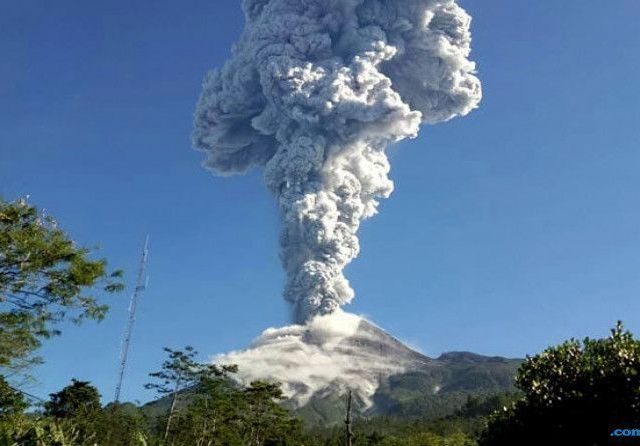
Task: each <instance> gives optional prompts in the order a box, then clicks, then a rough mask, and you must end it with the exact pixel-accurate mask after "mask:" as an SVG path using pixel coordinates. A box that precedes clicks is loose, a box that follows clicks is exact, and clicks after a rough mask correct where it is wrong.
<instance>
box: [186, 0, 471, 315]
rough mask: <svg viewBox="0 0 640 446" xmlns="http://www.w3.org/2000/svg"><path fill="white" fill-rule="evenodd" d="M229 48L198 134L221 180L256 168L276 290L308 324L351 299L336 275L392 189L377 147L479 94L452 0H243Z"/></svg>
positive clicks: (205, 98)
mask: <svg viewBox="0 0 640 446" xmlns="http://www.w3.org/2000/svg"><path fill="white" fill-rule="evenodd" d="M242 7H243V10H244V13H245V28H244V31H243V33H242V35H241V37H240V40H239V41H238V43H237V44H236V45H235V46H234V48H233V56H232V57H231V59H230V60H228V61H227V62H226V63H225V65H224V66H223V67H222V68H221V69H218V70H213V71H211V72H210V73H209V74H208V75H207V76H206V78H205V81H204V85H203V91H202V94H201V97H200V100H199V102H198V106H197V110H196V113H195V130H194V134H193V142H194V145H195V147H196V148H198V149H200V150H202V151H203V152H205V153H206V156H207V158H206V160H205V162H204V165H205V166H206V167H207V168H208V169H211V170H212V171H214V172H215V173H217V174H221V175H230V174H238V173H243V172H245V171H246V170H247V169H249V168H251V167H253V166H263V167H264V179H265V182H266V185H267V187H268V188H269V189H270V190H271V192H272V193H273V194H274V196H275V198H276V199H277V202H278V205H279V208H280V211H281V215H282V222H283V228H282V233H281V237H280V245H281V260H282V264H283V266H284V269H285V272H286V277H287V279H286V285H285V290H284V297H285V299H286V300H287V301H289V302H290V303H291V306H292V313H293V319H294V322H296V323H304V322H307V321H309V320H311V319H312V318H313V317H314V316H317V315H324V314H328V313H333V312H335V311H336V310H338V309H339V308H340V307H341V306H342V305H344V304H346V303H348V302H350V301H351V299H352V298H353V296H354V292H353V289H352V288H351V286H350V285H349V282H348V280H347V279H346V278H345V276H344V274H343V270H344V268H345V266H346V265H347V264H349V263H350V262H351V261H352V260H353V259H354V258H355V257H356V256H357V255H358V251H359V243H358V238H357V231H358V227H359V225H360V223H361V221H362V220H363V219H365V218H368V217H371V216H373V215H374V214H375V213H376V212H377V206H378V200H379V199H381V198H386V197H388V196H389V195H390V194H391V192H392V190H393V183H392V182H391V180H390V179H389V177H388V174H389V162H388V160H387V157H386V154H385V149H386V148H387V147H388V146H389V145H390V144H392V143H394V142H397V141H399V140H402V139H404V138H407V137H415V136H416V134H417V132H418V129H419V126H420V124H421V123H430V124H433V123H438V122H441V121H446V120H448V119H450V118H452V117H454V116H458V115H465V114H467V113H468V112H469V111H471V110H472V109H473V108H475V107H476V106H477V104H478V102H479V101H480V98H481V88H480V82H479V80H478V79H477V78H476V77H475V75H474V72H475V65H474V63H473V62H472V61H470V60H469V58H468V57H469V53H470V41H471V38H470V33H469V26H470V21H471V18H470V16H469V15H468V14H467V13H466V12H465V11H464V10H463V9H462V8H460V7H459V6H458V5H457V4H456V3H455V2H454V1H453V0H243V2H242Z"/></svg>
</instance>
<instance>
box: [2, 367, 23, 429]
mask: <svg viewBox="0 0 640 446" xmlns="http://www.w3.org/2000/svg"><path fill="white" fill-rule="evenodd" d="M28 406H29V405H28V404H27V402H26V401H25V399H24V396H23V395H22V393H20V392H18V391H17V390H15V389H14V388H13V387H11V386H10V385H9V383H7V381H6V379H5V378H4V376H2V375H0V419H4V418H7V417H10V416H12V415H17V414H21V413H22V412H24V410H25V409H26V408H27V407H28Z"/></svg>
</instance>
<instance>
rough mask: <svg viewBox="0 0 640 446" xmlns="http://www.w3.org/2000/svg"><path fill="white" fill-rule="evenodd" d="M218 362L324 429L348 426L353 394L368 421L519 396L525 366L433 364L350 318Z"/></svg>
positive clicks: (296, 329)
mask: <svg viewBox="0 0 640 446" xmlns="http://www.w3.org/2000/svg"><path fill="white" fill-rule="evenodd" d="M216 361H217V362H221V363H233V364H237V365H238V366H239V369H240V373H239V378H240V380H241V381H243V382H244V383H248V382H250V381H253V380H270V381H278V382H280V383H282V388H283V390H284V393H285V395H286V396H287V397H288V400H287V402H286V405H287V406H289V407H290V408H291V409H293V410H294V411H296V412H297V413H298V414H299V415H301V416H303V418H305V419H306V420H307V421H311V422H313V423H320V424H332V423H334V422H338V421H340V420H341V417H342V416H343V415H344V411H343V408H344V398H343V396H344V395H345V394H346V392H347V391H348V390H351V391H352V392H353V394H354V397H355V409H356V412H358V413H359V414H361V415H383V414H384V415H403V416H424V415H428V416H442V415H446V414H448V413H451V412H452V411H454V410H455V409H457V408H458V407H460V406H461V405H462V404H464V402H465V401H466V399H467V397H468V396H471V395H480V394H489V393H496V392H507V391H512V390H514V388H513V379H514V376H515V371H516V369H517V367H518V365H519V364H520V362H521V360H520V359H508V358H502V357H489V356H482V355H478V354H474V353H470V352H448V353H443V354H442V355H440V356H439V357H437V358H430V357H428V356H426V355H424V354H422V353H419V352H417V351H415V350H414V349H412V348H410V347H408V346H407V345H406V344H405V343H403V342H402V341H400V340H398V339H397V338H395V337H393V336H392V335H390V334H389V333H387V332H386V331H385V330H383V329H382V328H380V327H378V326H376V325H375V324H373V323H372V322H370V321H368V320H366V319H364V318H362V317H360V316H356V315H353V314H349V313H345V312H338V313H335V314H331V315H325V316H319V317H316V318H314V319H313V320H312V321H310V322H309V323H307V324H305V325H291V326H287V327H283V328H275V329H274V328H272V329H268V330H265V331H264V332H263V333H262V335H261V336H260V337H258V338H257V339H256V340H255V341H254V342H253V344H252V345H251V346H250V347H249V348H248V349H246V350H243V351H237V352H231V353H229V354H226V355H220V356H218V357H216Z"/></svg>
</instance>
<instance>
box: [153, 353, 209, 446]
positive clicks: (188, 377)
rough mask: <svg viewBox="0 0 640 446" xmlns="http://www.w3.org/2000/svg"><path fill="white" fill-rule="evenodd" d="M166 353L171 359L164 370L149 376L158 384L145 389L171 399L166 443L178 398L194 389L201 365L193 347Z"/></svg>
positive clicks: (166, 361)
mask: <svg viewBox="0 0 640 446" xmlns="http://www.w3.org/2000/svg"><path fill="white" fill-rule="evenodd" d="M164 351H165V352H167V354H168V355H169V358H168V359H167V360H165V361H164V362H163V363H162V369H161V370H160V371H158V372H154V373H150V374H149V376H151V377H152V378H155V379H156V382H152V383H148V384H145V386H144V387H145V388H146V389H153V390H155V391H156V392H157V393H158V395H160V396H164V395H168V396H170V397H171V405H170V406H169V413H168V414H167V421H166V423H165V428H164V435H163V438H164V440H165V441H166V440H167V438H168V437H169V432H170V431H171V423H172V421H173V418H174V416H175V413H176V403H177V402H178V396H179V394H180V392H182V391H183V390H185V389H188V388H191V387H193V385H194V384H195V383H196V382H197V379H198V374H199V371H200V364H198V363H197V362H196V361H195V359H194V358H195V357H196V356H197V354H198V352H196V351H195V350H194V349H193V347H191V346H187V347H185V349H184V351H183V350H172V349H170V348H167V347H165V348H164Z"/></svg>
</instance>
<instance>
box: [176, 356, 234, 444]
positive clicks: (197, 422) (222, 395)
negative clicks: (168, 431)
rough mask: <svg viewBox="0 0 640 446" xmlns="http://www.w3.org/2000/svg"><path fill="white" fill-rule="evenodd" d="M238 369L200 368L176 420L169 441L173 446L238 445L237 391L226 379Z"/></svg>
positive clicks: (206, 366)
mask: <svg viewBox="0 0 640 446" xmlns="http://www.w3.org/2000/svg"><path fill="white" fill-rule="evenodd" d="M237 370H238V368H237V366H226V365H223V366H218V365H214V364H206V365H201V366H200V370H199V372H198V378H197V383H196V385H195V388H194V389H193V390H194V393H193V394H192V395H191V396H190V402H189V405H188V406H187V407H186V409H185V411H184V414H183V415H182V416H181V417H180V418H179V419H178V420H177V423H176V426H175V433H174V436H173V437H172V441H173V442H175V444H176V445H189V446H191V445H195V446H205V445H206V446H217V445H223V444H224V445H235V444H240V437H239V435H238V433H237V429H236V427H237V423H238V421H239V419H240V413H239V408H240V401H239V396H240V390H239V389H238V387H237V386H236V385H235V384H234V383H233V382H232V381H231V380H230V379H229V374H230V373H235V372H236V371H237Z"/></svg>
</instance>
